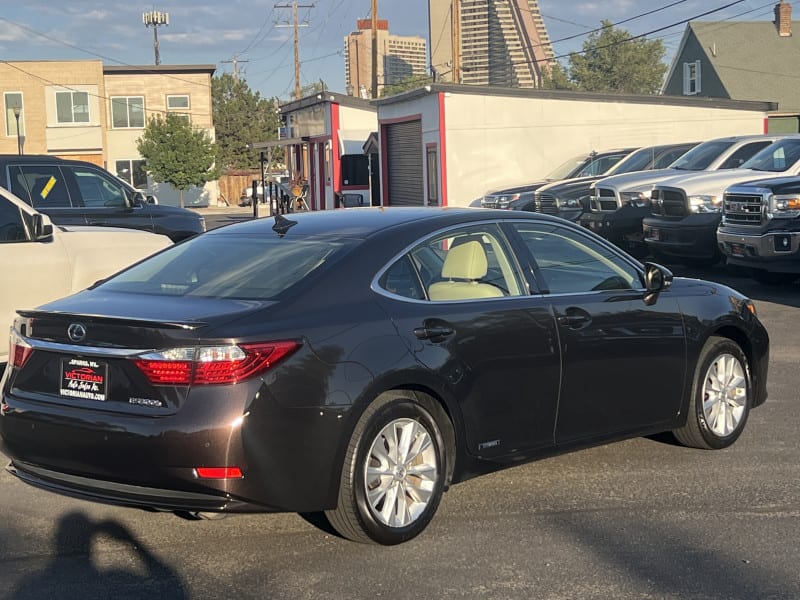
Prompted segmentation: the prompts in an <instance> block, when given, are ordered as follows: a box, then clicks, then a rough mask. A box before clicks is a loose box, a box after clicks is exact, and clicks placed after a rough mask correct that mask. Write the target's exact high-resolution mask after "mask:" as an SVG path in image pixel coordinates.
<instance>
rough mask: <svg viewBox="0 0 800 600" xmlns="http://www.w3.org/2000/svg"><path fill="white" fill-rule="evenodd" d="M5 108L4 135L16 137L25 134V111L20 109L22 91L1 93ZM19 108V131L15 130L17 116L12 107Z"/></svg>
mask: <svg viewBox="0 0 800 600" xmlns="http://www.w3.org/2000/svg"><path fill="white" fill-rule="evenodd" d="M3 97H4V99H5V109H6V135H7V136H8V137H17V135H18V134H19V135H25V113H24V111H23V110H22V92H6V93H5V94H3ZM15 108H19V132H17V117H16V115H15V114H14V109H15Z"/></svg>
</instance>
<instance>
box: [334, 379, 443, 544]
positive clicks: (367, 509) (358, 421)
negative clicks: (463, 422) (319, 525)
mask: <svg viewBox="0 0 800 600" xmlns="http://www.w3.org/2000/svg"><path fill="white" fill-rule="evenodd" d="M353 412H354V418H353V422H354V426H353V428H352V430H351V431H349V435H343V438H344V439H345V440H347V442H346V444H345V445H344V457H343V460H342V462H341V469H340V471H339V491H338V499H337V503H336V507H335V508H333V509H329V510H326V511H325V514H326V516H327V519H328V521H329V522H330V524H331V525H332V526H333V528H334V529H336V530H337V531H338V532H339V533H340V534H341V535H342V536H344V537H346V538H349V539H351V540H354V541H360V542H373V543H374V542H377V543H380V544H385V545H392V544H396V543H401V542H403V541H406V540H408V539H411V538H413V537H415V536H416V535H418V534H419V533H421V532H422V531H423V530H424V529H425V528H426V527H427V525H428V523H429V522H430V520H431V519H432V518H433V516H434V514H435V513H436V510H437V508H438V505H439V501H440V499H441V496H442V494H443V493H444V491H446V489H447V486H448V484H449V482H450V480H451V479H452V474H453V470H454V465H455V454H456V441H455V440H456V433H455V427H454V424H453V422H452V420H451V416H450V414H449V413H448V411H447V410H446V407H445V405H444V403H443V402H442V401H441V399H440V398H437V397H436V396H435V395H434V394H431V393H428V392H427V391H423V390H421V389H414V388H408V387H395V388H391V389H387V390H384V391H381V392H378V393H376V394H374V397H373V398H372V400H371V401H369V402H367V403H364V404H361V405H360V406H359V409H358V410H356V411H353ZM412 423H416V424H415V425H412ZM410 428H413V433H411V431H412V429H410ZM401 429H402V431H403V433H402V436H403V439H405V440H407V442H406V443H408V440H409V439H410V440H418V441H412V442H411V446H404V445H403V443H401V442H400V437H399V436H398V437H394V436H395V435H397V434H399V433H400V431H401ZM343 433H344V432H343ZM406 434H409V435H412V436H414V437H412V438H405V435H406ZM376 436H377V437H376ZM384 436H386V437H384ZM417 436H421V437H417ZM392 439H394V442H393V443H392V441H391V440H392ZM417 443H419V444H421V445H419V446H418V445H417ZM376 444H381V446H379V447H378V449H376V446H375V445H376ZM384 444H385V445H384ZM403 448H405V449H403ZM426 448H427V450H426ZM409 451H410V453H409ZM395 453H399V454H397V455H395ZM423 453H424V454H425V455H424V456H423ZM398 459H399V461H401V462H398ZM419 460H421V461H422V462H419ZM393 461H394V462H393ZM368 464H369V465H370V466H369V467H368ZM392 465H396V466H394V467H393V466H392ZM412 469H413V471H412ZM417 469H422V470H420V471H417ZM437 471H438V474H437ZM370 472H371V473H372V474H370V475H368V478H367V479H366V480H365V479H363V477H364V474H365V473H370ZM392 473H394V474H392ZM414 473H419V475H416V474H414ZM422 473H427V474H426V475H423V474H422ZM428 474H429V475H430V476H431V477H430V478H429V475H428ZM392 478H394V479H392ZM426 482H427V483H426ZM365 486H366V487H365ZM397 486H399V487H397ZM407 486H410V487H407ZM418 486H419V487H418ZM428 486H430V487H428ZM376 493H377V494H376ZM395 511H399V512H395ZM408 511H410V512H408ZM396 515H405V516H396ZM384 519H387V520H384ZM395 519H399V520H395Z"/></svg>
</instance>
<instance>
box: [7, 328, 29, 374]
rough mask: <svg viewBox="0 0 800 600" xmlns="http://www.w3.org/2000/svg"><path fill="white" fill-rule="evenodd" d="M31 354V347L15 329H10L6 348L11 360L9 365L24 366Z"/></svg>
mask: <svg viewBox="0 0 800 600" xmlns="http://www.w3.org/2000/svg"><path fill="white" fill-rule="evenodd" d="M31 354H33V348H31V347H30V346H29V345H28V343H27V342H25V340H23V339H22V338H21V337H20V336H19V334H17V332H16V331H13V330H12V331H11V341H10V344H9V349H8V359H9V361H11V366H12V367H16V368H21V367H23V366H25V363H26V362H28V359H29V358H30V357H31Z"/></svg>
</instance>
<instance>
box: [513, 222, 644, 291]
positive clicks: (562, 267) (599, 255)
mask: <svg viewBox="0 0 800 600" xmlns="http://www.w3.org/2000/svg"><path fill="white" fill-rule="evenodd" d="M513 226H514V228H515V229H516V230H517V232H518V233H519V235H520V237H521V238H522V240H523V242H524V243H525V245H526V246H527V248H528V250H529V251H530V253H531V255H532V257H533V259H534V261H535V264H536V268H535V276H536V280H537V283H538V284H539V286H540V287H541V289H542V290H544V291H545V292H546V293H550V294H576V293H585V292H592V291H601V290H630V289H640V288H641V287H642V281H641V276H640V274H639V271H638V270H637V269H636V268H635V267H634V266H633V265H631V264H629V263H627V262H626V261H625V260H623V259H622V258H621V257H619V256H618V255H616V254H615V253H614V252H613V251H612V250H611V249H610V248H607V247H605V246H604V245H603V244H601V243H600V242H597V241H596V240H593V239H592V238H591V237H589V236H586V235H584V234H582V233H581V232H578V231H573V230H572V229H570V228H567V227H562V226H560V225H558V224H551V223H519V224H514V225H513Z"/></svg>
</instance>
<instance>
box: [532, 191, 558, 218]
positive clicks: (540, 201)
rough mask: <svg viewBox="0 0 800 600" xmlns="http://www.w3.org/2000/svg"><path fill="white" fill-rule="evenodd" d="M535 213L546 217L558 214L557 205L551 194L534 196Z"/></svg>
mask: <svg viewBox="0 0 800 600" xmlns="http://www.w3.org/2000/svg"><path fill="white" fill-rule="evenodd" d="M536 212H540V213H545V214H548V215H557V214H558V204H557V203H556V199H555V196H553V195H552V194H536Z"/></svg>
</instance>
